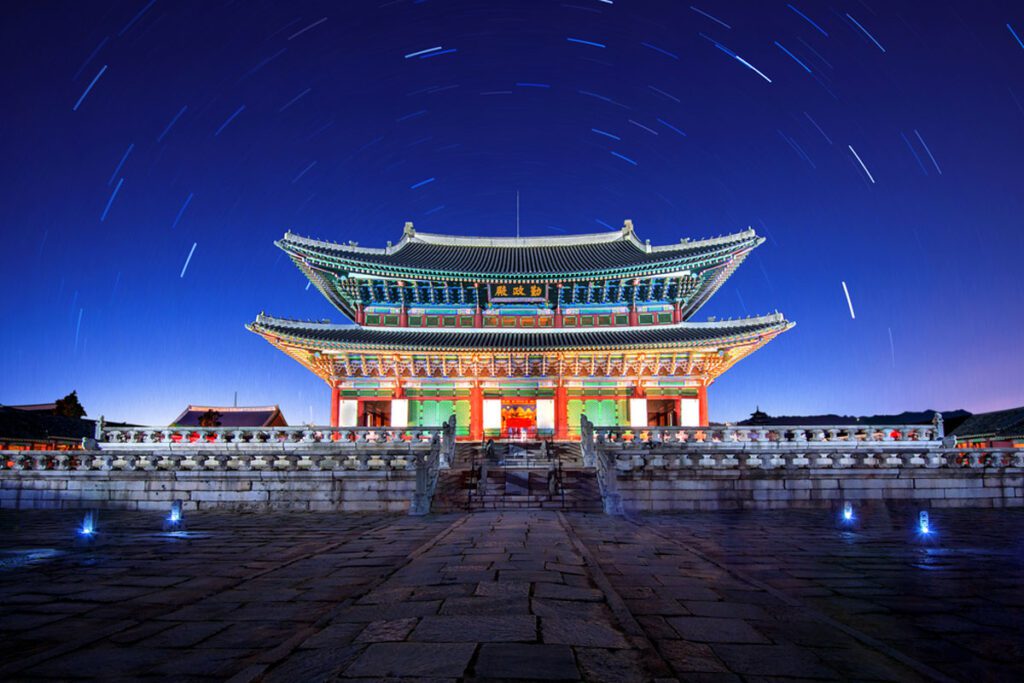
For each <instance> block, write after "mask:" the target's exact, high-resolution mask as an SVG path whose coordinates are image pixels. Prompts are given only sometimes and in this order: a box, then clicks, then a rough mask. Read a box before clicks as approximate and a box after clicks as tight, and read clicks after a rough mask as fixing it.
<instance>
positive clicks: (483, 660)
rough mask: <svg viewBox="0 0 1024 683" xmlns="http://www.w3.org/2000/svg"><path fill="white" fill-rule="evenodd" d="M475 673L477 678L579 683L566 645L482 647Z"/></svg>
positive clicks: (571, 656)
mask: <svg viewBox="0 0 1024 683" xmlns="http://www.w3.org/2000/svg"><path fill="white" fill-rule="evenodd" d="M475 673H476V676H477V677H480V678H506V679H508V678H511V679H532V680H579V679H580V674H579V671H578V670H577V668H576V660H575V657H574V656H573V652H572V649H571V648H570V647H569V646H568V645H527V644H521V643H485V644H483V645H481V646H480V654H479V655H478V656H477V660H476V666H475Z"/></svg>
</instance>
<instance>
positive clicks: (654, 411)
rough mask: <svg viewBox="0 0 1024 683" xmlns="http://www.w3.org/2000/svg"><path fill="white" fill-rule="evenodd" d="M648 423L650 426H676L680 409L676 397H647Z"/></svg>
mask: <svg viewBox="0 0 1024 683" xmlns="http://www.w3.org/2000/svg"><path fill="white" fill-rule="evenodd" d="M647 425H648V426H649V427H676V426H678V425H679V411H678V410H677V408H676V400H675V399H674V398H649V399H647Z"/></svg>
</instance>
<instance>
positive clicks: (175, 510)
mask: <svg viewBox="0 0 1024 683" xmlns="http://www.w3.org/2000/svg"><path fill="white" fill-rule="evenodd" d="M181 507H182V503H181V499H180V498H179V499H177V500H175V501H174V502H173V503H171V512H170V514H169V515H167V518H166V519H164V531H183V530H184V529H185V516H184V514H183V513H182V510H181Z"/></svg>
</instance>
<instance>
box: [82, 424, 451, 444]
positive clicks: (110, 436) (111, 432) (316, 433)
mask: <svg viewBox="0 0 1024 683" xmlns="http://www.w3.org/2000/svg"><path fill="white" fill-rule="evenodd" d="M441 431H442V427H440V426H438V427H407V428H399V427H313V426H301V427H130V428H129V427H108V426H105V425H102V424H100V425H98V426H97V430H96V438H95V442H96V443H95V447H96V448H98V449H100V450H103V451H132V450H152V449H160V448H165V449H170V450H178V449H182V450H198V449H203V450H210V449H225V450H241V449H244V450H246V451H253V450H277V451H281V450H284V451H288V450H303V449H310V448H316V449H324V448H329V449H332V450H334V449H342V450H343V449H352V448H358V447H360V446H369V447H372V448H374V449H379V448H380V447H382V446H383V447H394V446H403V445H408V446H410V447H413V446H417V445H419V446H426V447H429V445H430V442H431V440H432V439H433V437H434V436H435V435H440V434H441Z"/></svg>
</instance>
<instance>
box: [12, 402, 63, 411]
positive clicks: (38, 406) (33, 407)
mask: <svg viewBox="0 0 1024 683" xmlns="http://www.w3.org/2000/svg"><path fill="white" fill-rule="evenodd" d="M0 405H3V407H5V408H14V409H15V410H23V411H25V412H27V413H41V412H45V411H47V410H56V409H57V404H56V403H22V404H21V405H16V406H10V405H5V404H0Z"/></svg>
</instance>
